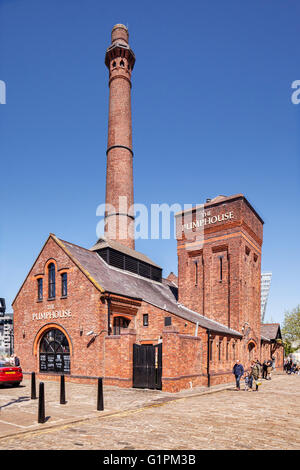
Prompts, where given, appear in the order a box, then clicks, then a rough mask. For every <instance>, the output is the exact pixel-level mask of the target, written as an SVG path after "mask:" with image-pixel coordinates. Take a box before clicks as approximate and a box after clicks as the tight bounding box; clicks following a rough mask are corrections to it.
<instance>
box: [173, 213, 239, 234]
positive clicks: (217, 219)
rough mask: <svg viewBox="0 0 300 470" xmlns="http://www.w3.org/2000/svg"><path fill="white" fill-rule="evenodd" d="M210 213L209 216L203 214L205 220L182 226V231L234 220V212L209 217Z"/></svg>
mask: <svg viewBox="0 0 300 470" xmlns="http://www.w3.org/2000/svg"><path fill="white" fill-rule="evenodd" d="M209 215H210V212H208V213H207V214H206V213H205V212H204V213H203V218H201V219H196V220H195V221H191V222H187V223H185V224H183V225H182V231H184V230H192V229H193V228H198V227H202V226H205V225H211V224H215V223H216V222H224V221H226V220H230V219H233V212H225V213H223V214H220V215H213V216H211V217H210V216H209Z"/></svg>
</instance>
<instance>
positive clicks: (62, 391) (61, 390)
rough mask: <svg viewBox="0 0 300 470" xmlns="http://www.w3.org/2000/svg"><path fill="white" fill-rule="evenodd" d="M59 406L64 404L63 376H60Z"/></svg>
mask: <svg viewBox="0 0 300 470" xmlns="http://www.w3.org/2000/svg"><path fill="white" fill-rule="evenodd" d="M60 404H61V405H65V404H66V391H65V376H64V375H61V376H60Z"/></svg>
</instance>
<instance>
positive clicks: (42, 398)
mask: <svg viewBox="0 0 300 470" xmlns="http://www.w3.org/2000/svg"><path fill="white" fill-rule="evenodd" d="M45 421H46V420H45V391H44V382H40V388H39V416H38V423H44V422H45Z"/></svg>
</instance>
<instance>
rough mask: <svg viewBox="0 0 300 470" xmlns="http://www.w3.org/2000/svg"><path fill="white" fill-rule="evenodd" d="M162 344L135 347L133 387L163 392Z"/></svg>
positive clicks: (136, 345) (137, 345)
mask: <svg viewBox="0 0 300 470" xmlns="http://www.w3.org/2000/svg"><path fill="white" fill-rule="evenodd" d="M161 376H162V344H161V343H160V344H156V345H155V346H154V345H153V344H141V345H139V344H134V345H133V386H134V387H135V388H150V389H158V390H161V386H162V384H161Z"/></svg>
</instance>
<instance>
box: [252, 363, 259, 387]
mask: <svg viewBox="0 0 300 470" xmlns="http://www.w3.org/2000/svg"><path fill="white" fill-rule="evenodd" d="M259 372H260V367H259V365H258V363H257V362H255V361H252V365H251V376H252V377H253V381H254V383H255V392H258V386H259V385H260V382H259ZM253 391H254V390H253Z"/></svg>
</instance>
